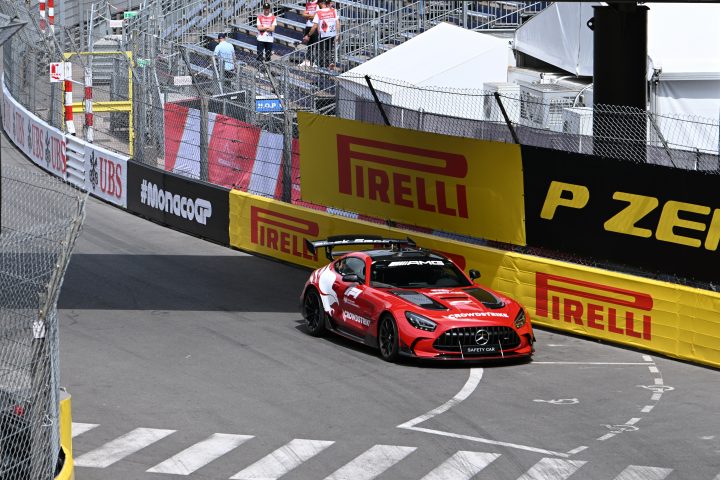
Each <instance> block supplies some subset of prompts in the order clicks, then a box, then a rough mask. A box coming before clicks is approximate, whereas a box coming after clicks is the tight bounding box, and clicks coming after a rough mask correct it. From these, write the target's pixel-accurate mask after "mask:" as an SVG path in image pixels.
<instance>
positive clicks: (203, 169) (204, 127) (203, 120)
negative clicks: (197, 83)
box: [200, 95, 209, 182]
mask: <svg viewBox="0 0 720 480" xmlns="http://www.w3.org/2000/svg"><path fill="white" fill-rule="evenodd" d="M208 116H209V112H208V98H207V96H206V95H200V180H202V181H204V182H207V181H208Z"/></svg>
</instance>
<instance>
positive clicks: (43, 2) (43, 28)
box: [40, 0, 45, 32]
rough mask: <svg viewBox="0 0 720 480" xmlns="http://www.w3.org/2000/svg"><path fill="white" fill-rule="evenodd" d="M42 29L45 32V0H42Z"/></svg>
mask: <svg viewBox="0 0 720 480" xmlns="http://www.w3.org/2000/svg"><path fill="white" fill-rule="evenodd" d="M40 29H41V30H42V31H43V32H45V0H40Z"/></svg>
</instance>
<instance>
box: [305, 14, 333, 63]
mask: <svg viewBox="0 0 720 480" xmlns="http://www.w3.org/2000/svg"><path fill="white" fill-rule="evenodd" d="M318 7H319V8H318V10H317V12H315V16H314V17H313V26H312V28H311V29H310V32H308V34H307V35H305V36H304V37H303V42H306V41H309V40H310V36H312V35H313V34H314V33H315V32H318V34H319V42H318V44H317V46H318V65H319V66H321V67H325V68H330V69H334V68H335V63H334V56H335V40H336V38H337V37H338V35H339V34H340V17H339V15H338V13H337V10H335V9H334V8H332V2H326V1H323V0H319V1H318Z"/></svg>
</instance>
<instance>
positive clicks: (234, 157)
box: [165, 103, 300, 200]
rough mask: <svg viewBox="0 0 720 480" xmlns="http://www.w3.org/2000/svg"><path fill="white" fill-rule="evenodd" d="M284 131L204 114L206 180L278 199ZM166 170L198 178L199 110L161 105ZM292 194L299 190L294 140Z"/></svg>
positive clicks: (172, 104)
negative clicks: (206, 150)
mask: <svg viewBox="0 0 720 480" xmlns="http://www.w3.org/2000/svg"><path fill="white" fill-rule="evenodd" d="M282 156H283V136H282V135H281V134H278V133H271V132H267V131H264V130H261V129H260V128H258V127H256V126H255V125H251V124H249V123H245V122H241V121H240V120H237V119H235V118H231V117H227V116H225V115H220V114H217V113H210V114H208V181H209V182H210V183H212V184H215V185H221V186H224V187H227V188H237V189H239V190H243V191H247V192H251V193H254V194H257V195H266V196H269V197H275V198H280V197H281V194H282ZM165 170H167V171H169V172H173V173H177V174H180V175H182V176H185V177H189V178H194V179H199V178H200V111H199V110H197V109H194V108H188V107H185V106H183V105H178V104H174V103H167V104H165ZM291 181H292V182H293V185H294V186H293V188H292V192H293V199H294V200H298V199H299V198H300V195H299V190H300V186H299V154H298V142H297V140H296V139H293V143H292V167H291Z"/></svg>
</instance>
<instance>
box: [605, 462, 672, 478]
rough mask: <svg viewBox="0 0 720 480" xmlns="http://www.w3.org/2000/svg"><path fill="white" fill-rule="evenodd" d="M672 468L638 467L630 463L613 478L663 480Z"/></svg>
mask: <svg viewBox="0 0 720 480" xmlns="http://www.w3.org/2000/svg"><path fill="white" fill-rule="evenodd" d="M670 472H672V468H657V467H638V466H637V465H630V466H629V467H627V468H626V469H625V470H623V471H622V473H621V474H620V475H618V476H617V477H615V480H663V479H664V478H665V477H667V476H668V475H670Z"/></svg>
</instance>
